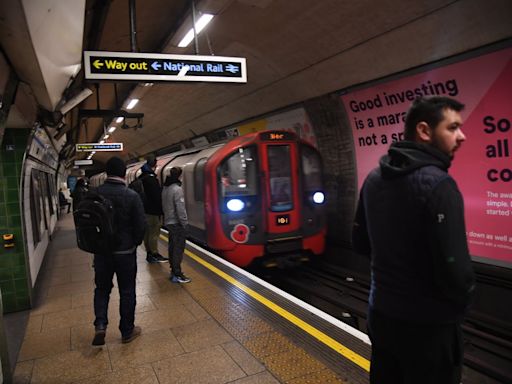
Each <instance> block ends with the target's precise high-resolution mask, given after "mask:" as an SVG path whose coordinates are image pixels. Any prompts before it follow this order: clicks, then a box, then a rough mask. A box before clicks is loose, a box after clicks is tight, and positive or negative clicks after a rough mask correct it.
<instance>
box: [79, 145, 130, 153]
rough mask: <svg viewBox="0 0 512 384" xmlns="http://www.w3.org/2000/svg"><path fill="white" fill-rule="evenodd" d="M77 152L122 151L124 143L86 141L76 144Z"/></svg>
mask: <svg viewBox="0 0 512 384" xmlns="http://www.w3.org/2000/svg"><path fill="white" fill-rule="evenodd" d="M75 148H76V151H77V152H93V151H96V152H101V151H103V152H108V151H122V150H123V143H103V144H100V143H85V144H76V146H75Z"/></svg>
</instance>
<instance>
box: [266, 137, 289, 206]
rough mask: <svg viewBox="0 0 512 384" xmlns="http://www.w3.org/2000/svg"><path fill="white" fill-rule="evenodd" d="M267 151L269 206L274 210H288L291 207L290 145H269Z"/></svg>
mask: <svg viewBox="0 0 512 384" xmlns="http://www.w3.org/2000/svg"><path fill="white" fill-rule="evenodd" d="M267 151H268V168H269V169H268V171H269V183H270V208H271V209H272V211H274V212H282V211H289V210H290V209H292V208H293V201H292V182H291V180H292V178H291V175H292V171H291V164H290V146H289V145H269V146H268V147H267Z"/></svg>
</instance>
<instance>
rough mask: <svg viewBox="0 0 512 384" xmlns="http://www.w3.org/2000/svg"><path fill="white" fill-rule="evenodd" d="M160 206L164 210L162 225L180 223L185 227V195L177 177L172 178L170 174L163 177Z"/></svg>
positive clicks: (186, 222) (186, 219) (186, 221)
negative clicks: (165, 177)
mask: <svg viewBox="0 0 512 384" xmlns="http://www.w3.org/2000/svg"><path fill="white" fill-rule="evenodd" d="M162 208H163V211H164V225H175V224H181V226H182V227H184V228H186V227H187V225H188V217H187V210H186V208H185V197H184V196H183V188H182V187H181V182H180V181H179V179H173V178H171V176H168V177H167V179H165V183H164V188H163V191H162Z"/></svg>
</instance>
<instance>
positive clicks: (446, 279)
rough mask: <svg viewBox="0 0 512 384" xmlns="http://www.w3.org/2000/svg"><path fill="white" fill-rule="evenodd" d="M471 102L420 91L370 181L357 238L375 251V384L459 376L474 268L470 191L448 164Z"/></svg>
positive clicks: (371, 316)
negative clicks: (467, 209) (467, 215)
mask: <svg viewBox="0 0 512 384" xmlns="http://www.w3.org/2000/svg"><path fill="white" fill-rule="evenodd" d="M463 108H464V105H463V104H461V103H459V102H458V101H456V100H454V99H450V98H447V97H432V98H429V99H426V98H421V99H417V100H416V101H415V102H414V103H413V105H412V107H411V109H410V110H409V112H408V114H407V116H406V120H405V131H404V134H405V135H404V137H405V141H402V142H398V143H393V144H392V145H391V146H390V148H389V151H388V155H386V156H383V157H382V158H381V160H380V167H378V168H376V169H374V170H373V171H372V172H371V173H370V174H369V175H368V177H367V178H366V180H365V182H364V185H363V187H362V190H361V194H360V199H359V205H358V208H357V212H356V219H355V223H354V230H353V236H352V240H353V245H354V248H355V250H356V251H358V252H360V253H364V254H367V255H371V269H372V277H371V291H370V300H369V310H368V331H369V336H370V339H371V341H372V358H371V371H370V382H371V383H379V384H387V383H393V384H395V383H403V384H406V383H415V384H418V383H432V384H434V383H435V384H443V383H450V384H452V383H453V384H458V383H459V382H460V378H461V369H462V362H463V349H462V335H461V325H460V324H461V321H462V318H463V316H464V314H465V312H466V310H467V307H468V305H469V302H470V299H471V296H472V293H473V290H474V276H473V271H472V265H471V259H470V256H469V252H468V247H467V241H466V230H465V222H464V206H463V199H462V195H461V193H460V192H459V189H458V188H457V185H456V183H455V181H454V180H453V179H452V178H451V177H450V175H448V172H447V171H448V168H449V167H450V164H451V160H452V159H453V157H454V153H455V151H456V150H457V149H458V148H459V147H460V145H461V144H462V142H463V141H464V140H465V139H466V137H465V136H464V134H463V133H462V130H461V126H462V118H461V116H460V111H461V110H462V109H463Z"/></svg>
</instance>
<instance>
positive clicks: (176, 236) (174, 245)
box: [167, 224, 186, 275]
mask: <svg viewBox="0 0 512 384" xmlns="http://www.w3.org/2000/svg"><path fill="white" fill-rule="evenodd" d="M167 230H168V231H169V263H170V265H171V274H172V275H181V261H182V260H183V252H184V251H185V241H186V231H185V228H183V226H182V225H181V224H169V225H167Z"/></svg>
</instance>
